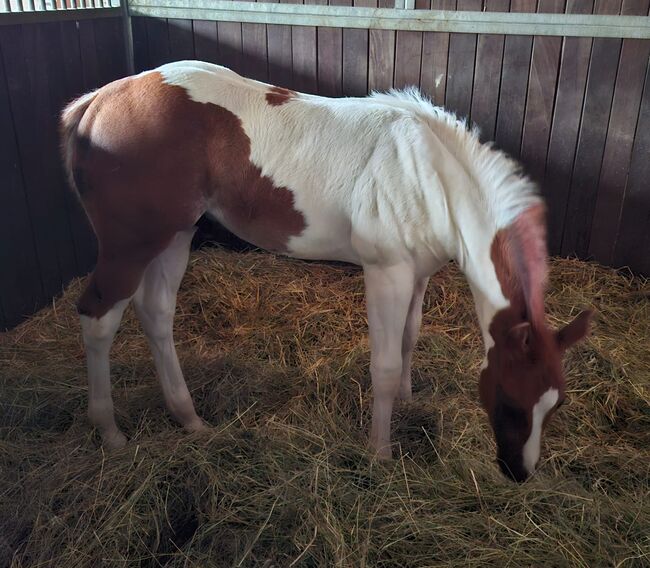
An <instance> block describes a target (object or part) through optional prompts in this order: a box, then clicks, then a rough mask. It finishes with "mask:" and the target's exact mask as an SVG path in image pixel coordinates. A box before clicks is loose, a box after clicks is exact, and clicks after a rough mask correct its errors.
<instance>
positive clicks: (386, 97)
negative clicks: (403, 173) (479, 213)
mask: <svg viewBox="0 0 650 568" xmlns="http://www.w3.org/2000/svg"><path fill="white" fill-rule="evenodd" d="M371 98H372V99H373V100H374V101H377V102H381V103H384V104H386V105H389V106H392V107H395V106H400V107H402V108H404V109H407V110H409V111H410V112H412V113H414V114H416V115H417V116H419V117H420V118H422V119H423V120H424V121H425V122H426V123H427V124H428V126H429V127H430V128H431V130H432V132H433V133H434V134H435V135H436V136H437V137H438V138H439V139H440V140H443V141H444V143H445V145H446V146H448V147H449V149H450V150H451V151H452V153H453V154H454V155H455V156H456V158H457V159H458V160H459V161H460V162H461V163H462V164H463V165H464V167H465V169H466V170H467V173H468V174H469V175H470V176H471V178H472V179H473V180H474V182H475V187H476V189H477V190H478V192H479V195H477V196H476V197H477V199H480V200H482V201H484V203H485V206H486V207H487V208H489V210H490V211H491V212H492V214H493V217H494V220H495V223H496V226H497V228H502V227H505V226H507V225H509V224H510V223H512V221H513V220H514V219H515V217H516V216H517V215H518V214H519V213H521V212H522V211H524V210H525V209H527V208H528V207H530V206H531V205H534V204H537V203H539V202H540V201H541V198H540V197H539V194H538V191H537V187H536V185H535V184H534V183H533V182H532V181H531V180H530V179H529V178H528V177H526V176H525V175H523V173H522V171H521V166H520V165H519V164H518V163H517V162H516V161H515V160H513V159H511V158H510V157H508V156H507V155H506V154H505V153H504V152H501V151H500V150H496V149H495V148H493V146H492V144H491V143H481V141H480V140H479V132H478V128H477V127H474V128H472V129H469V128H468V126H467V121H466V120H464V119H463V120H461V119H459V118H457V117H456V115H455V114H454V113H452V112H449V111H447V110H445V109H444V108H442V107H438V106H435V105H434V104H433V103H432V102H431V101H430V100H429V99H428V98H427V97H426V96H425V95H423V94H422V93H421V92H420V91H419V90H418V89H417V88H415V87H410V88H407V89H405V90H395V89H392V90H390V91H388V92H387V93H377V92H374V93H372V94H371Z"/></svg>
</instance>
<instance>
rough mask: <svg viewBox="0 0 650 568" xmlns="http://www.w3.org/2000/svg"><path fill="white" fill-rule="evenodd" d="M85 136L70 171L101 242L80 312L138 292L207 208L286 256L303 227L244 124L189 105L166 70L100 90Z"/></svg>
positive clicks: (100, 309)
mask: <svg viewBox="0 0 650 568" xmlns="http://www.w3.org/2000/svg"><path fill="white" fill-rule="evenodd" d="M78 139H79V143H80V144H82V145H85V147H84V151H83V152H80V153H79V154H78V158H77V159H76V160H75V163H73V164H71V166H72V168H73V171H74V176H75V179H77V180H79V181H80V182H81V185H82V201H83V204H84V207H85V209H86V211H87V213H88V216H89V217H90V220H91V222H92V224H93V227H94V229H95V232H96V234H97V237H98V240H99V257H98V263H97V268H96V269H95V272H94V273H93V276H92V277H91V281H90V283H89V286H88V289H87V290H86V291H85V292H84V294H83V296H82V299H81V301H80V306H79V309H80V310H81V311H83V312H84V313H86V314H88V315H92V316H93V317H100V316H102V315H103V314H105V313H106V312H107V311H108V310H109V309H110V308H111V307H112V306H113V305H114V304H115V302H117V301H119V300H121V299H124V298H126V297H129V296H130V295H132V294H133V293H134V292H135V290H136V289H137V286H138V284H139V282H140V279H141V276H142V273H143V271H144V269H145V268H146V266H147V265H148V263H149V262H151V260H152V259H153V258H155V257H156V256H157V255H158V254H160V252H162V251H163V250H164V249H165V248H166V247H167V245H168V244H169V242H170V241H171V239H172V238H173V236H174V235H175V233H176V232H178V231H182V230H186V229H188V228H189V227H191V226H192V225H193V224H194V223H195V222H196V220H197V219H198V218H199V217H200V216H201V215H202V214H203V213H204V212H206V211H207V210H211V211H214V212H217V213H218V214H219V217H220V218H221V220H222V221H223V223H224V225H225V226H226V227H227V228H228V229H230V230H231V231H232V232H234V233H236V234H237V235H238V236H240V237H241V238H243V239H245V240H247V241H249V242H251V243H253V244H255V245H257V246H259V247H262V248H265V249H268V250H273V251H278V252H284V251H286V250H287V243H288V241H289V239H290V238H291V237H292V236H297V235H300V234H301V233H302V231H303V230H304V229H305V226H306V225H305V219H304V217H303V215H302V213H301V212H300V211H298V210H296V208H295V207H294V197H293V193H292V192H291V190H289V189H288V188H286V187H276V186H275V185H274V184H273V181H272V180H271V179H270V178H268V177H266V176H263V175H262V173H261V170H260V168H258V167H257V166H255V165H254V164H253V163H251V161H250V152H251V141H250V140H249V138H248V136H247V135H246V133H245V131H244V129H243V127H242V123H241V120H240V119H239V117H237V116H236V115H235V114H233V113H232V112H230V111H228V110H227V109H225V108H223V107H220V106H218V105H215V104H211V103H199V102H196V101H193V100H191V99H190V98H189V96H188V94H187V92H186V90H185V89H184V88H183V87H179V86H176V85H169V84H166V83H165V82H164V81H163V78H162V76H161V75H160V74H159V73H148V74H146V75H142V76H137V77H132V78H128V79H124V80H120V81H116V82H115V83H111V84H110V85H107V86H106V87H104V88H102V89H101V90H100V91H99V92H98V93H97V96H96V98H95V101H94V102H93V105H92V106H91V107H90V108H89V110H88V112H86V114H85V115H84V117H83V119H82V120H81V122H80V124H79V128H78Z"/></svg>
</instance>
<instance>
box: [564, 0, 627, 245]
mask: <svg viewBox="0 0 650 568" xmlns="http://www.w3.org/2000/svg"><path fill="white" fill-rule="evenodd" d="M620 9H621V1H620V0H608V1H606V0H602V1H601V2H597V3H596V12H597V13H599V14H618V13H619V11H620ZM620 51H621V40H620V39H613V38H596V39H594V43H593V47H592V50H591V62H590V64H589V75H588V77H587V89H586V92H585V100H584V104H583V112H582V123H581V125H580V135H579V137H578V147H577V149H576V160H575V164H574V166H573V176H572V180H571V189H570V191H569V197H568V201H567V211H566V216H565V219H567V220H570V222H566V223H565V226H564V233H563V236H562V254H564V255H574V254H575V255H578V256H580V257H585V256H586V254H587V251H588V248H589V238H590V236H591V223H592V220H593V216H594V208H595V204H596V192H597V191H598V178H599V175H600V165H601V162H602V159H603V151H604V149H605V137H606V136H607V127H608V125H609V115H610V110H611V107H612V96H613V93H614V84H615V82H616V71H617V69H618V60H619V55H620Z"/></svg>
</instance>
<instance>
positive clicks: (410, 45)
mask: <svg viewBox="0 0 650 568" xmlns="http://www.w3.org/2000/svg"><path fill="white" fill-rule="evenodd" d="M430 7H431V2H430V0H415V9H416V10H428V9H429V8H430ZM422 37H423V34H422V32H411V31H398V32H397V37H396V44H395V75H394V77H395V79H394V82H395V88H397V89H403V88H404V87H409V86H414V87H418V86H419V85H420V69H421V67H422Z"/></svg>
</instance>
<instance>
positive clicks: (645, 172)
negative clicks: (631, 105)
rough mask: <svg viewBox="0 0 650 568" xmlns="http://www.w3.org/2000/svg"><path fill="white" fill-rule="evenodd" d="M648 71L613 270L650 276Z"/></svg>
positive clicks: (649, 101)
mask: <svg viewBox="0 0 650 568" xmlns="http://www.w3.org/2000/svg"><path fill="white" fill-rule="evenodd" d="M649 156H650V67H648V70H647V72H646V79H645V88H644V90H643V99H642V101H641V111H640V113H639V122H638V125H637V129H636V137H635V140H634V147H633V150H632V160H631V163H630V169H629V174H628V178H627V185H626V187H625V199H624V201H623V208H622V211H621V222H620V228H619V233H618V239H617V241H616V247H615V251H614V265H615V266H629V267H631V268H632V269H633V270H638V271H639V272H643V273H645V274H646V275H650V258H649V257H650V249H649V248H648V245H649V244H650V186H649V185H648V180H650V159H648V157H649Z"/></svg>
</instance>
